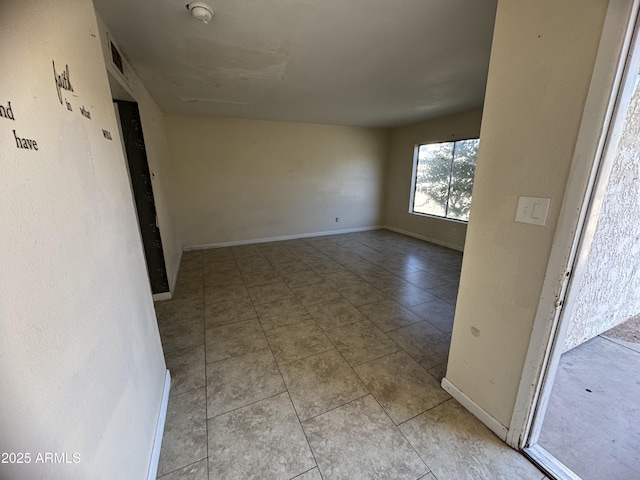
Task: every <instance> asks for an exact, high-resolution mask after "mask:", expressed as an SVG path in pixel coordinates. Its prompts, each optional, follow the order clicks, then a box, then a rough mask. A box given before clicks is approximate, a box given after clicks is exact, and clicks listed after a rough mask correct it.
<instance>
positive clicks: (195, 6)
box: [186, 2, 214, 23]
mask: <svg viewBox="0 0 640 480" xmlns="http://www.w3.org/2000/svg"><path fill="white" fill-rule="evenodd" d="M186 7H187V10H189V12H190V13H191V16H192V17H193V18H195V19H196V20H198V21H199V22H202V23H209V22H210V21H211V19H212V18H213V15H214V12H213V8H211V7H210V6H209V5H208V4H206V3H204V2H191V3H188V4H187V5H186Z"/></svg>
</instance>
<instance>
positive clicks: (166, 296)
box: [153, 292, 173, 302]
mask: <svg viewBox="0 0 640 480" xmlns="http://www.w3.org/2000/svg"><path fill="white" fill-rule="evenodd" d="M172 296H173V295H171V292H162V293H154V294H153V301H154V302H162V301H163V300H171V297H172Z"/></svg>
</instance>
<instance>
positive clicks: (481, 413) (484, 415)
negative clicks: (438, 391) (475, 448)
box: [442, 377, 509, 442]
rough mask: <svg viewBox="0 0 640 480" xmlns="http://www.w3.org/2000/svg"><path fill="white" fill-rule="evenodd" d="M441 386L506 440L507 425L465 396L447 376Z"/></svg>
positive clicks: (501, 438)
mask: <svg viewBox="0 0 640 480" xmlns="http://www.w3.org/2000/svg"><path fill="white" fill-rule="evenodd" d="M442 388H443V389H444V390H445V391H446V392H447V393H448V394H449V395H451V396H452V397H453V398H454V399H456V400H457V401H458V402H459V403H460V404H461V405H462V406H463V407H464V408H466V409H467V410H469V412H471V414H472V415H473V416H474V417H476V418H477V419H478V420H480V421H481V422H482V423H484V424H485V425H486V426H487V428H488V429H489V430H491V431H492V432H493V433H495V434H496V435H497V436H498V437H499V438H500V440H502V441H503V442H504V441H505V440H506V438H507V434H508V433H509V430H508V429H507V427H505V426H504V425H502V424H501V423H500V422H499V421H498V420H496V419H495V418H493V417H492V416H491V415H490V414H489V413H488V412H487V411H486V410H485V409H484V408H482V407H481V406H480V405H478V404H477V403H476V402H474V401H473V400H471V398H469V397H467V395H466V394H465V393H463V392H462V390H460V389H459V388H458V387H456V386H455V385H454V384H453V383H451V382H450V381H449V379H448V378H447V377H445V378H443V379H442Z"/></svg>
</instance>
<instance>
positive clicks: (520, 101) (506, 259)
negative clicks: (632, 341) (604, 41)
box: [447, 0, 607, 426]
mask: <svg viewBox="0 0 640 480" xmlns="http://www.w3.org/2000/svg"><path fill="white" fill-rule="evenodd" d="M606 9H607V2H606V1H602V0H587V1H585V0H566V1H563V2H557V1H555V0H539V1H536V2H528V1H524V0H517V1H507V2H498V12H497V16H496V25H495V29H494V37H493V47H492V51H491V61H490V64H489V77H488V81H487V93H486V96H485V104H484V110H483V117H482V128H481V133H480V150H479V153H478V164H477V169H476V175H475V181H474V187H473V202H472V204H471V215H470V219H469V225H468V228H467V238H466V243H465V255H464V260H463V264H462V276H461V279H460V293H459V295H458V303H457V306H456V316H455V321H454V325H453V333H452V339H451V352H450V354H449V363H448V367H447V379H448V381H450V382H451V383H452V384H453V385H455V386H456V387H457V388H458V389H459V390H461V391H462V392H463V393H464V394H465V395H467V396H468V397H470V398H471V399H472V400H473V401H474V402H476V403H477V404H478V405H479V406H480V407H481V408H483V409H484V410H485V411H486V412H487V413H488V414H489V415H491V416H492V417H493V418H495V419H496V420H497V421H498V422H500V423H501V424H502V425H503V426H508V425H509V424H510V422H511V418H512V415H513V410H514V405H515V401H516V396H517V392H518V388H519V385H520V379H521V377H522V372H523V368H524V363H525V358H526V355H527V351H528V348H529V342H530V339H531V331H532V328H533V324H534V320H535V316H536V312H537V310H538V304H539V301H540V294H541V291H542V287H543V282H544V280H545V273H546V267H547V263H548V261H549V255H550V252H551V247H552V243H553V239H554V235H555V228H556V223H557V221H558V217H559V214H560V206H561V204H562V199H563V196H564V193H565V188H566V184H567V179H568V176H569V169H570V166H571V160H572V157H573V151H574V148H575V145H576V140H577V138H578V132H579V128H580V124H581V121H582V116H583V111H584V104H585V100H586V98H587V92H588V90H589V85H590V82H591V76H592V73H593V66H594V63H595V58H596V53H597V49H598V45H599V42H600V37H601V33H602V26H603V21H604V18H605V14H606ZM520 195H523V196H539V197H546V198H550V199H551V207H550V209H549V215H548V218H547V223H546V225H545V226H537V225H528V224H523V223H515V221H514V218H515V212H516V207H517V204H518V197H519V196H520Z"/></svg>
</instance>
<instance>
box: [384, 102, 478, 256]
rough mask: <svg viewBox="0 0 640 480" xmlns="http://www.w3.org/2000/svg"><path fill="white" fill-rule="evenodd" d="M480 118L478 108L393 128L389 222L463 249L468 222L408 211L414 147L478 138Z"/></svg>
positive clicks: (388, 168)
mask: <svg viewBox="0 0 640 480" xmlns="http://www.w3.org/2000/svg"><path fill="white" fill-rule="evenodd" d="M481 120H482V110H481V109H477V110H471V111H469V112H463V113H458V114H455V115H448V116H446V117H441V118H437V119H434V120H428V121H425V122H420V123H416V124H413V125H407V126H404V127H398V128H394V129H393V130H392V133H391V144H390V148H389V163H388V166H387V175H386V178H387V183H386V199H385V215H384V223H385V225H386V226H388V227H390V228H392V229H394V230H397V231H401V232H407V233H409V234H413V235H416V236H418V237H422V238H424V239H427V240H430V241H432V242H435V243H439V244H441V245H446V246H449V247H452V248H455V249H458V250H463V249H464V239H465V236H466V232H467V225H466V224H465V223H461V222H454V221H450V220H444V219H440V218H436V217H426V216H421V215H414V214H412V213H409V204H410V199H411V181H412V175H413V162H414V149H415V146H416V145H419V144H423V143H435V142H446V141H453V140H465V139H468V138H474V137H475V138H477V137H478V136H479V135H480V123H481ZM454 229H455V233H454Z"/></svg>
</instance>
